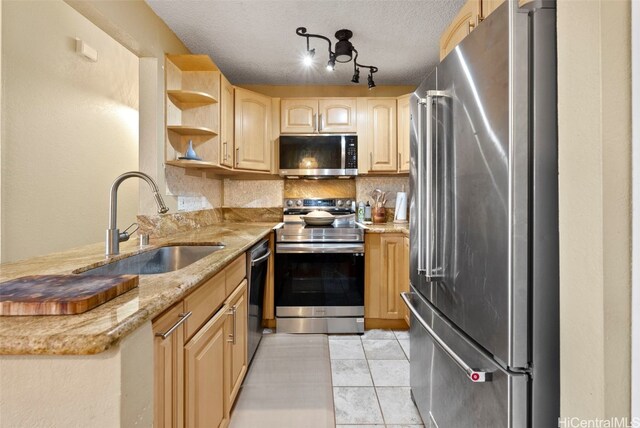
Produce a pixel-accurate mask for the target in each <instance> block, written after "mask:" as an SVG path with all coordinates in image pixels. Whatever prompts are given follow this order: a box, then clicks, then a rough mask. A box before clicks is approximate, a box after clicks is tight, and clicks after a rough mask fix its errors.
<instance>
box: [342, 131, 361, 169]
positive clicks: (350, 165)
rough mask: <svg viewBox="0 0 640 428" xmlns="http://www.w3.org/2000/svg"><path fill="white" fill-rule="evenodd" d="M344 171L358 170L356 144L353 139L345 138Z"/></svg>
mask: <svg viewBox="0 0 640 428" xmlns="http://www.w3.org/2000/svg"><path fill="white" fill-rule="evenodd" d="M345 149H346V150H345V151H346V159H345V165H344V167H345V169H358V143H357V140H356V139H355V138H347V141H346V147H345Z"/></svg>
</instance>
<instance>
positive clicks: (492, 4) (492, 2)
mask: <svg viewBox="0 0 640 428" xmlns="http://www.w3.org/2000/svg"><path fill="white" fill-rule="evenodd" d="M504 2H505V0H481V6H480V7H481V8H482V18H481V20H483V19H486V18H487V16H489V15H491V14H492V13H493V11H494V10H496V9H497V8H498V6H500V5H501V4H502V3H504ZM520 6H522V0H520Z"/></svg>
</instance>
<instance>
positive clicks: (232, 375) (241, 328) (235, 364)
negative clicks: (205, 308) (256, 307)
mask: <svg viewBox="0 0 640 428" xmlns="http://www.w3.org/2000/svg"><path fill="white" fill-rule="evenodd" d="M226 306H227V307H228V308H229V312H230V315H231V316H230V317H227V323H226V325H225V332H226V335H227V342H228V343H227V344H228V354H227V359H226V363H227V364H226V365H227V367H226V371H227V375H228V376H229V389H228V397H227V402H229V403H233V402H234V400H235V399H236V396H237V395H238V392H239V391H240V386H241V385H242V380H243V379H244V376H245V374H246V372H247V339H248V337H247V315H248V314H247V311H248V307H247V281H246V280H245V281H244V282H243V283H242V284H241V285H240V286H238V288H237V289H236V290H235V291H234V292H233V294H232V295H231V296H229V300H227V303H226Z"/></svg>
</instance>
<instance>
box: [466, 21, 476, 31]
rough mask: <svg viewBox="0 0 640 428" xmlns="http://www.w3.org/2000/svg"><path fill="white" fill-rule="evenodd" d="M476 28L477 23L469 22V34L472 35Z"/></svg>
mask: <svg viewBox="0 0 640 428" xmlns="http://www.w3.org/2000/svg"><path fill="white" fill-rule="evenodd" d="M474 28H476V23H475V22H473V21H469V33H468V34H471V32H472V31H473V29H474Z"/></svg>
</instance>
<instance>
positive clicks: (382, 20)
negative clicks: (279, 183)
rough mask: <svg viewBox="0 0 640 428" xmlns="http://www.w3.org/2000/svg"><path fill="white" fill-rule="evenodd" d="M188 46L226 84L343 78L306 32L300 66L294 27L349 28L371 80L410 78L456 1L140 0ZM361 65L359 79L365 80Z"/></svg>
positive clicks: (423, 64) (427, 63)
mask: <svg viewBox="0 0 640 428" xmlns="http://www.w3.org/2000/svg"><path fill="white" fill-rule="evenodd" d="M147 3H148V4H149V5H150V6H151V8H152V9H153V10H154V11H155V12H156V14H158V16H160V18H162V19H163V20H164V21H165V22H166V23H167V25H168V26H169V27H170V28H171V29H172V30H173V31H174V32H175V33H176V34H177V35H178V37H179V38H180V39H181V40H182V41H183V42H184V44H185V45H186V46H187V47H188V48H189V49H190V50H191V51H192V52H193V53H201V54H208V55H209V56H211V58H212V59H213V60H214V61H215V63H216V64H217V65H218V67H220V69H221V70H222V72H223V73H224V74H225V75H226V76H227V77H228V78H229V80H230V81H231V82H232V83H234V84H267V85H295V84H302V85H346V84H349V82H350V81H351V76H352V75H353V63H351V62H350V63H346V64H340V63H338V64H336V70H335V71H334V72H333V73H331V72H327V71H326V69H325V66H326V63H327V60H328V53H327V48H328V44H327V43H326V42H325V41H323V40H319V39H310V44H311V47H312V48H315V49H316V57H315V63H314V65H313V66H312V67H305V66H304V65H302V62H301V55H302V53H303V52H304V51H305V48H306V43H305V38H303V37H300V36H297V35H296V34H295V30H296V28H297V27H306V28H307V31H308V32H309V33H314V34H322V35H325V36H327V37H329V38H331V39H332V41H333V42H334V45H335V41H336V39H335V37H334V33H335V32H336V31H337V30H340V29H342V28H346V29H349V30H351V31H353V37H352V39H351V42H352V43H353V45H354V47H355V48H356V49H357V50H358V52H359V57H358V62H359V63H361V64H367V65H375V66H377V67H378V68H379V71H378V73H376V74H375V76H374V77H375V81H376V84H378V85H380V84H383V85H417V84H419V83H420V81H421V80H422V78H423V77H424V76H425V74H426V73H427V71H429V70H430V69H431V68H432V67H433V66H434V65H435V64H436V63H437V61H438V51H439V48H438V44H439V39H440V34H441V32H442V31H443V29H444V28H445V27H446V26H447V25H448V23H449V22H451V20H452V18H453V17H454V16H455V14H456V13H457V11H458V10H459V9H460V7H461V6H462V4H463V3H464V0H412V1H406V0H385V1H380V0H343V1H334V0H295V1H293V0H279V1H277V0H246V1H245V0H207V1H202V0H201V1H193V0H191V1H178V0H173V1H167V0H147ZM366 82H367V79H366V71H365V70H361V76H360V84H366Z"/></svg>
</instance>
